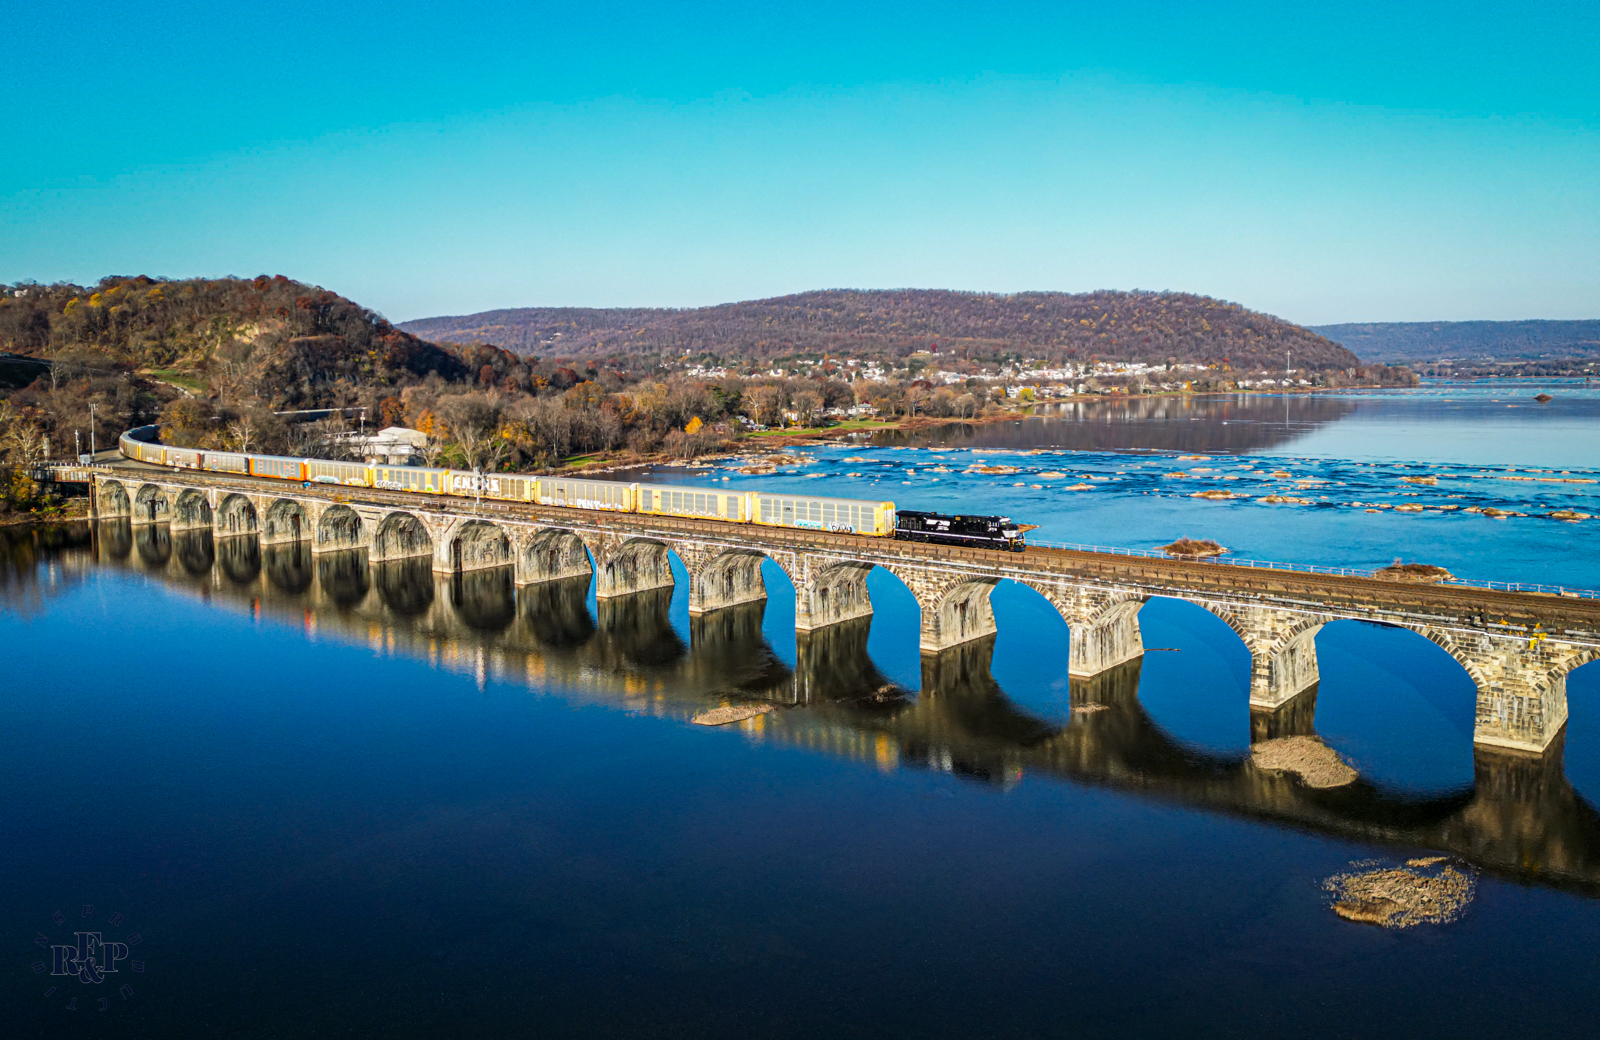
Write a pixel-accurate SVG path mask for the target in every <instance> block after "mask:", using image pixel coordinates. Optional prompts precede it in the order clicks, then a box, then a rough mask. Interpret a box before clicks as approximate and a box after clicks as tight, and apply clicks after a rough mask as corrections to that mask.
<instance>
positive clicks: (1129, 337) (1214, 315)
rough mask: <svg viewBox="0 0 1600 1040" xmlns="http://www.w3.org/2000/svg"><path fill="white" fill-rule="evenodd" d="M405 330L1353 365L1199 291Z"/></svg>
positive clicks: (747, 346)
mask: <svg viewBox="0 0 1600 1040" xmlns="http://www.w3.org/2000/svg"><path fill="white" fill-rule="evenodd" d="M404 327H405V328H406V329H407V330H409V331H413V332H416V333H417V334H419V335H423V336H427V337H429V338H431V339H437V340H452V341H458V342H492V343H498V344H500V345H502V346H506V347H510V348H512V349H515V350H517V351H518V352H519V353H532V354H547V353H560V354H563V355H567V356H571V357H609V356H614V355H618V354H629V353H648V354H655V355H659V356H662V357H674V358H676V357H681V356H683V355H684V354H686V353H687V354H688V355H690V356H699V355H709V356H713V357H718V358H724V359H730V360H738V359H748V358H768V357H781V356H785V355H793V354H814V355H821V354H832V355H835V356H842V357H870V356H874V355H884V356H889V357H904V356H905V355H907V354H910V353H912V352H914V351H921V350H929V349H935V350H937V351H939V352H941V353H946V352H953V353H955V354H956V355H958V356H962V357H967V358H971V359H974V360H977V359H990V360H998V359H1002V358H1008V357H1019V356H1026V357H1034V358H1045V359H1048V360H1052V361H1058V362H1063V361H1068V360H1085V361H1086V360H1090V359H1094V358H1098V359H1100V360H1106V361H1143V362H1146V363H1162V362H1169V361H1170V362H1173V363H1183V364H1201V365H1209V364H1215V365H1218V366H1221V365H1228V366H1229V367H1231V368H1233V369H1236V370H1246V369H1258V368H1281V367H1282V366H1283V364H1284V356H1285V353H1286V352H1288V353H1292V354H1293V363H1294V365H1295V366H1296V367H1299V368H1309V369H1348V368H1354V367H1355V366H1357V365H1359V364H1360V362H1359V360H1358V359H1357V358H1356V356H1355V355H1354V354H1352V353H1350V351H1348V350H1346V349H1344V348H1343V347H1341V346H1339V345H1338V344H1336V343H1333V342H1332V341H1330V340H1328V339H1325V338H1324V337H1322V336H1319V335H1317V334H1316V333H1314V332H1312V331H1310V330H1308V329H1305V328H1302V327H1300V326H1298V325H1294V324H1291V323H1289V322H1286V321H1283V320H1281V319H1279V318H1275V317H1272V316H1271V315H1267V314H1261V313H1258V312H1256V311H1251V310H1248V309H1247V308H1244V307H1241V306H1239V305H1238V304H1235V303H1228V302H1225V301H1222V300H1215V299H1212V298H1211V297H1208V296H1196V295H1193V294H1189V293H1168V292H1160V293H1157V292H1112V291H1101V292H1092V293H1079V294H1072V293H1052V292H1039V293H1016V294H1012V295H999V294H993V293H962V292H951V291H945V290H934V289H917V290H883V291H858V290H826V291H818V292H807V293H800V294H797V295H794V296H782V297H777V298H775V299H770V300H752V301H748V302H744V303H729V304H722V305H719V306H715V307H700V308H695V309H687V310H668V309H658V310H651V309H640V308H630V309H617V310H602V309H585V308H545V307H529V308H520V309H515V310H500V311H488V312H485V313H482V314H475V315H467V316H464V317H448V318H426V319H422V320H419V321H413V322H406V323H405V325H404Z"/></svg>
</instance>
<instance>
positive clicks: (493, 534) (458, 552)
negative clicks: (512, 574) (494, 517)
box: [448, 520, 516, 573]
mask: <svg viewBox="0 0 1600 1040" xmlns="http://www.w3.org/2000/svg"><path fill="white" fill-rule="evenodd" d="M448 544H449V553H450V570H451V571H452V572H454V573H461V572H463V571H481V570H484V569H486V568H490V567H505V566H508V565H510V564H512V563H514V562H515V559H516V558H515V557H514V556H513V555H512V553H511V539H510V538H509V537H507V536H506V533H505V531H504V530H502V529H501V527H500V525H499V524H493V523H490V522H489V521H487V520H468V521H467V522H466V523H464V524H462V525H461V526H459V527H457V528H456V529H455V530H454V531H452V532H451V533H450V536H449V543H448Z"/></svg>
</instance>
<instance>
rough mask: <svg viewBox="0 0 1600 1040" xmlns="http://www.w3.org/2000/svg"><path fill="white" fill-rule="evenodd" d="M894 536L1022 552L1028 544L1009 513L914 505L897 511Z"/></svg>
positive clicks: (914, 540)
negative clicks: (975, 513) (925, 508)
mask: <svg viewBox="0 0 1600 1040" xmlns="http://www.w3.org/2000/svg"><path fill="white" fill-rule="evenodd" d="M894 536H895V537H896V538H898V539H901V540H902V541H909V542H935V543H938V544H943V545H970V546H976V547H978V548H984V549H1001V550H1006V551H1009V552H1021V551H1022V550H1023V549H1025V548H1026V547H1027V543H1026V542H1024V541H1023V540H1022V530H1021V528H1019V527H1018V526H1017V525H1016V524H1015V523H1013V522H1012V521H1011V518H1010V517H1009V516H972V515H969V514H966V513H928V512H922V511H920V510H914V509H900V510H896V512H895V529H894Z"/></svg>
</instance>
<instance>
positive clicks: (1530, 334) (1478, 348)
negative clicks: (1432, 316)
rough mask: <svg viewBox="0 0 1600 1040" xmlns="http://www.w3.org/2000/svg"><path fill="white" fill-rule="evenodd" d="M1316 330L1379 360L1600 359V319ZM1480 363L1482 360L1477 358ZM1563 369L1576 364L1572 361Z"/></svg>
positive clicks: (1485, 366)
mask: <svg viewBox="0 0 1600 1040" xmlns="http://www.w3.org/2000/svg"><path fill="white" fill-rule="evenodd" d="M1315 331H1316V332H1319V333H1321V334H1322V335H1324V336H1326V337H1328V338H1329V339H1331V340H1334V341H1335V342H1338V343H1341V344H1343V345H1344V346H1346V347H1348V348H1350V349H1351V350H1353V351H1355V352H1356V353H1358V354H1360V355H1361V356H1362V357H1364V358H1368V359H1370V360H1374V361H1414V362H1430V361H1439V360H1441V359H1444V358H1451V359H1455V360H1456V361H1458V362H1465V363H1466V364H1468V365H1471V366H1473V367H1475V368H1477V369H1482V370H1489V369H1492V367H1493V366H1492V364H1483V362H1491V363H1492V362H1494V361H1517V362H1523V363H1526V364H1528V365H1530V366H1531V365H1534V364H1537V363H1539V362H1546V363H1559V362H1561V361H1590V362H1592V361H1600V320H1596V319H1591V320H1588V321H1379V322H1365V323H1354V324H1348V325H1322V326H1318V327H1317V328H1316V329H1315ZM1474 363H1479V364H1474ZM1563 370H1570V366H1567V367H1566V368H1565V369H1563Z"/></svg>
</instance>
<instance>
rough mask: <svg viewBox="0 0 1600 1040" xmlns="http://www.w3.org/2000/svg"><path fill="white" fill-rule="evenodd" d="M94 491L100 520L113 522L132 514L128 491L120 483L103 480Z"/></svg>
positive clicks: (118, 481)
mask: <svg viewBox="0 0 1600 1040" xmlns="http://www.w3.org/2000/svg"><path fill="white" fill-rule="evenodd" d="M95 491H96V494H95V502H96V507H97V508H98V509H99V511H100V518H101V519H103V520H115V519H117V518H119V517H125V516H129V515H130V514H132V512H133V504H132V503H131V502H129V501H128V489H127V488H126V487H124V486H123V485H122V481H120V480H103V481H101V482H100V486H99V487H98V488H96V489H95Z"/></svg>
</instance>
